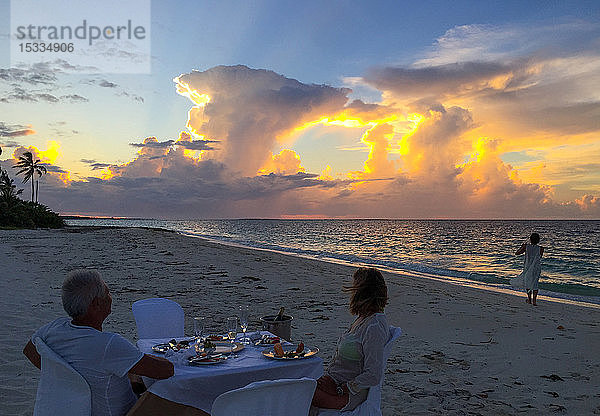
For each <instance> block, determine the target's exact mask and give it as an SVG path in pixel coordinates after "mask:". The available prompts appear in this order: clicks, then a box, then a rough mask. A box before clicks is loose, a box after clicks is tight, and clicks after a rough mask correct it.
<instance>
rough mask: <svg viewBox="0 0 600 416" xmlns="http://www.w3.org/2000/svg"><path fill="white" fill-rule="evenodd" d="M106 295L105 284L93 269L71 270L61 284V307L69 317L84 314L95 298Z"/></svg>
mask: <svg viewBox="0 0 600 416" xmlns="http://www.w3.org/2000/svg"><path fill="white" fill-rule="evenodd" d="M105 296H106V285H105V284H104V281H103V280H102V278H101V277H100V273H98V272H97V271H95V270H73V271H72V272H69V274H67V278H66V279H65V281H64V282H63V285H62V303H63V308H64V309H65V311H66V312H67V313H68V314H69V316H70V317H71V318H77V317H79V316H82V315H85V313H86V312H87V310H88V308H89V307H90V304H91V303H92V301H93V300H94V299H95V298H103V297H105Z"/></svg>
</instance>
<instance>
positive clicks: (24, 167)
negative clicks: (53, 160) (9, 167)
mask: <svg viewBox="0 0 600 416" xmlns="http://www.w3.org/2000/svg"><path fill="white" fill-rule="evenodd" d="M13 168H14V169H19V168H20V169H21V170H20V171H18V172H17V173H16V174H17V175H19V174H21V173H23V174H24V178H23V183H27V181H28V180H30V179H31V202H33V199H34V196H35V195H36V192H35V187H34V179H35V177H34V175H35V174H36V173H37V174H38V178H40V177H41V176H42V175H43V174H44V173H46V172H47V171H46V168H45V167H44V166H42V165H41V164H40V160H39V159H38V160H35V161H34V160H33V154H31V152H25V153H23V156H21V157H19V162H17V164H16V165H15V166H13ZM38 180H39V179H38ZM35 202H36V203H37V197H36V198H35Z"/></svg>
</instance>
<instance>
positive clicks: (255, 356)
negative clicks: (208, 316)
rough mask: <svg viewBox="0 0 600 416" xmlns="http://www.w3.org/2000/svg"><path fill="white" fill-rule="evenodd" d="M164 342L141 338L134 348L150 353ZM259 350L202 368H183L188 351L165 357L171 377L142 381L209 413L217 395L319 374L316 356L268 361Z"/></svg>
mask: <svg viewBox="0 0 600 416" xmlns="http://www.w3.org/2000/svg"><path fill="white" fill-rule="evenodd" d="M167 341H169V340H168V339H141V340H139V341H138V342H137V345H138V348H139V349H140V350H141V351H143V352H145V353H152V346H154V345H156V344H160V343H162V342H167ZM263 349H264V347H254V346H253V345H246V347H245V348H244V349H243V350H242V351H240V352H238V353H237V358H230V359H228V360H227V361H225V362H223V363H219V364H214V365H203V366H190V365H187V357H188V356H190V355H192V354H193V352H192V350H191V349H190V350H189V352H184V351H180V352H178V353H171V354H167V355H166V358H168V359H169V360H170V361H172V362H173V363H174V364H175V375H174V376H173V377H171V378H169V379H166V380H157V381H154V380H152V379H146V378H144V382H145V383H146V385H147V386H148V385H149V384H150V383H151V385H150V386H149V387H148V391H150V392H151V393H154V394H156V395H157V396H160V397H163V398H165V399H167V400H171V401H174V402H177V403H182V404H185V405H188V406H193V407H196V408H198V409H202V410H204V411H205V412H208V413H210V411H211V407H212V403H213V401H214V400H215V399H216V398H217V396H219V395H220V394H222V393H225V392H226V391H229V390H233V389H237V388H240V387H244V386H246V385H247V384H249V383H252V382H253V381H260V380H277V379H282V378H301V377H310V378H314V379H317V378H319V377H320V376H321V375H322V374H323V360H322V359H321V358H319V357H318V356H312V357H310V358H305V359H300V360H285V361H284V360H270V359H268V358H265V357H264V356H263V355H262V350H263ZM156 355H158V356H160V354H156ZM163 356H165V355H163Z"/></svg>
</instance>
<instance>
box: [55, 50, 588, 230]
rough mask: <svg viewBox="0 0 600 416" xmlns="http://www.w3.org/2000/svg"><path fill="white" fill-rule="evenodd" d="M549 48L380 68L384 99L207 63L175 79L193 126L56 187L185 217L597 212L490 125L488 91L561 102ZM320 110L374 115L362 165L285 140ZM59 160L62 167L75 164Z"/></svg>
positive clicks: (85, 207) (86, 205)
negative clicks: (523, 159)
mask: <svg viewBox="0 0 600 416" xmlns="http://www.w3.org/2000/svg"><path fill="white" fill-rule="evenodd" d="M534 61H535V62H534ZM532 62H534V63H532ZM539 62H540V61H539V60H537V61H536V60H534V59H525V58H523V57H520V58H519V59H515V60H513V61H509V60H505V61H504V62H494V61H490V60H488V61H487V62H467V63H464V64H453V63H445V62H441V63H435V62H432V63H431V64H425V63H422V64H421V67H417V66H415V67H410V68H390V70H386V69H385V68H383V69H382V68H379V69H377V70H373V71H372V72H369V73H368V74H367V75H366V76H365V77H364V82H369V83H370V84H371V85H372V86H376V87H377V88H380V89H381V91H382V92H383V96H384V98H385V101H384V102H383V103H382V104H369V103H365V102H363V101H360V100H354V101H350V100H349V99H348V97H349V95H350V91H349V90H348V89H344V88H335V87H331V86H324V85H314V84H304V83H301V82H299V81H297V80H293V79H290V78H286V77H284V76H282V75H279V74H276V73H274V72H272V71H267V70H256V69H250V68H247V67H245V66H234V67H222V66H221V67H215V68H212V69H209V70H207V71H203V72H197V71H194V72H191V73H189V74H184V75H181V76H180V77H178V78H176V79H175V82H176V87H177V89H178V92H179V93H180V94H182V95H184V96H187V97H188V98H190V100H191V101H192V102H193V103H194V106H193V107H192V108H191V109H190V111H189V118H188V125H187V128H188V131H189V133H188V132H181V133H180V134H179V137H178V138H177V139H167V140H165V139H159V138H157V137H147V138H145V139H144V140H142V141H132V142H131V146H132V147H134V148H135V149H136V154H135V156H134V157H133V158H132V159H131V160H130V161H128V162H126V163H120V164H107V163H102V162H98V161H96V160H94V159H82V160H81V161H82V162H83V163H85V164H87V165H88V166H89V167H90V168H91V169H92V170H95V171H101V172H100V175H99V176H100V177H99V178H95V177H90V178H87V179H85V180H71V181H70V182H68V181H64V180H60V181H56V182H55V183H54V184H52V183H50V182H48V183H47V184H46V185H45V186H46V188H47V192H46V197H47V198H49V200H50V199H51V201H52V203H53V204H54V205H53V206H54V207H56V209H58V210H61V211H64V212H80V213H90V214H93V213H103V214H105V215H134V216H140V215H148V216H154V217H155V216H159V217H161V216H164V217H178V218H202V217H210V218H219V217H232V216H233V217H257V216H258V217H279V216H283V215H292V216H294V215H306V216H333V217H337V216H349V217H365V216H366V217H395V218H398V217H400V218H407V217H408V218H411V217H412V218H431V217H434V218H439V217H446V218H449V217H450V218H451V217H473V218H490V217H498V218H507V217H508V218H514V217H521V218H522V217H548V216H571V217H578V216H594V215H597V214H595V213H596V212H597V210H598V208H597V206H598V204H599V202H598V199H597V197H595V196H593V195H592V194H591V193H588V195H586V196H585V197H581V198H579V199H577V201H575V200H574V199H572V200H571V201H572V202H566V203H559V202H556V201H555V200H554V199H553V197H554V192H555V191H556V189H554V188H552V187H551V186H544V185H539V184H537V183H535V182H528V181H525V180H524V179H522V177H521V176H520V175H519V172H518V170H517V169H515V168H514V167H513V166H511V165H510V164H508V163H505V162H504V161H503V160H502V155H503V152H505V151H506V140H505V138H504V137H503V136H501V135H496V134H486V132H487V129H488V128H490V126H493V125H492V124H490V121H489V120H488V119H486V118H485V117H483V116H482V114H485V112H483V113H482V112H481V111H480V110H479V108H480V107H479V105H482V104H484V103H486V102H487V103H488V108H495V109H496V108H502V106H503V105H504V104H502V103H506V102H510V101H511V100H516V101H519V100H525V101H527V102H531V103H534V104H538V106H537V107H536V106H535V105H534V106H532V107H531V108H530V109H529V110H528V112H527V115H529V116H531V114H534V111H542V110H543V109H547V108H550V105H549V104H547V103H546V104H544V103H543V102H542V100H541V99H539V98H536V94H539V93H540V92H539V90H538V91H535V89H534V86H541V85H542V84H544V82H547V80H545V78H544V77H543V76H542V75H541V74H542V72H543V71H542V70H543V69H544V68H545V67H544V66H539V65H538V66H536V65H537V64H539ZM546 62H549V61H547V60H546ZM427 65H429V67H428V66H427ZM590 65H593V63H592V64H590ZM540 68H541V69H540ZM540 71H541V72H540ZM583 73H584V74H586V75H585V76H586V77H587V76H588V75H589V74H588V73H587V72H586V71H583ZM440 77H441V78H442V79H443V81H440V80H437V81H436V79H437V78H440ZM586 79H587V78H586ZM541 80H542V81H541ZM415 84H416V86H415ZM544 85H549V84H547V83H546V84H544ZM418 86H422V87H423V88H418ZM105 88H112V87H108V86H107V87H105ZM521 92H523V96H520V95H519V94H520V93H521ZM511 94H513V95H515V96H516V98H514V97H511V96H510V95H511ZM523 97H526V98H523ZM490 103H491V104H490ZM569 103H570V101H569V100H566V99H563V100H562V101H560V100H558V101H557V102H556V103H554V104H553V105H554V106H555V107H556V106H558V107H560V106H561V105H563V104H565V105H579V107H577V110H574V112H579V113H588V114H589V116H588V118H589V119H590V120H591V119H593V117H594V115H595V114H596V113H595V111H596V109H595V107H594V106H593V105H591V104H590V105H589V106H587V107H586V106H584V104H583V103H570V104H569ZM471 104H477V105H476V106H474V107H472V106H471ZM508 107H510V106H509V105H508V104H506V108H507V109H508ZM506 111H508V110H506ZM559 111H560V110H557V112H559ZM501 114H506V113H501ZM557 117H558V116H557ZM319 123H321V124H327V123H330V124H334V125H339V126H344V127H356V126H361V128H362V130H361V133H360V134H362V137H360V142H361V143H362V145H363V147H364V148H365V149H367V150H368V152H366V153H365V159H364V169H363V170H362V171H359V172H344V173H345V174H348V173H349V175H347V176H341V174H342V172H340V173H337V172H336V175H335V176H336V178H338V179H334V175H333V169H332V168H331V166H328V167H327V168H326V169H325V170H324V171H323V172H322V173H321V174H320V175H318V174H316V173H313V172H307V171H306V170H307V169H306V168H305V167H304V166H303V163H302V156H303V155H302V154H301V152H300V151H299V150H298V149H300V148H298V149H296V151H294V150H292V149H289V148H285V147H288V145H291V144H293V143H292V142H293V140H295V139H297V137H298V134H297V133H296V132H298V131H302V130H303V129H306V128H310V126H313V125H315V124H319ZM307 126H309V127H307ZM590 126H591V127H590V128H593V125H591V124H590ZM358 140H359V137H357V138H356V141H357V142H358ZM282 149H283V150H282ZM517 150H518V151H524V148H523V146H521V147H519V148H518V149H517ZM525 150H528V149H525ZM48 163H51V164H52V165H54V162H48ZM54 166H57V165H54ZM581 166H583V164H581ZM585 166H587V169H588V170H589V169H590V166H592V164H590V162H589V161H588V162H587V164H586V165H585ZM334 168H335V166H334ZM59 170H60V168H59V167H57V168H56V169H54V170H53V171H52V172H50V173H49V175H52V176H55V175H61V174H62V175H65V173H62V172H60V171H59ZM56 177H57V178H59V179H60V177H59V176H56ZM341 177H344V178H346V179H340V178H341ZM65 183H68V185H66V184H65Z"/></svg>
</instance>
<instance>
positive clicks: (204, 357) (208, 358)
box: [188, 353, 227, 365]
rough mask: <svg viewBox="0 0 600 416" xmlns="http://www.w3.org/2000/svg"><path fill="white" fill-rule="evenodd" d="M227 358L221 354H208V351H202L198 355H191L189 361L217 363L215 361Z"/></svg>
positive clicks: (197, 363) (194, 363) (192, 362)
mask: <svg viewBox="0 0 600 416" xmlns="http://www.w3.org/2000/svg"><path fill="white" fill-rule="evenodd" d="M226 359H227V357H225V356H223V355H221V354H216V355H210V354H206V353H201V354H198V355H193V356H191V357H188V361H189V363H190V364H191V365H199V364H215V363H219V362H222V361H225V360H226Z"/></svg>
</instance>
